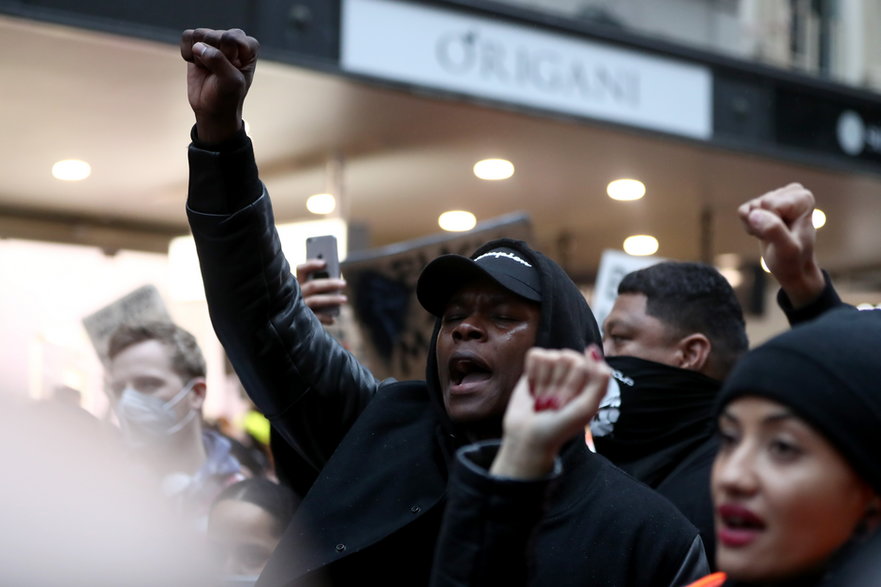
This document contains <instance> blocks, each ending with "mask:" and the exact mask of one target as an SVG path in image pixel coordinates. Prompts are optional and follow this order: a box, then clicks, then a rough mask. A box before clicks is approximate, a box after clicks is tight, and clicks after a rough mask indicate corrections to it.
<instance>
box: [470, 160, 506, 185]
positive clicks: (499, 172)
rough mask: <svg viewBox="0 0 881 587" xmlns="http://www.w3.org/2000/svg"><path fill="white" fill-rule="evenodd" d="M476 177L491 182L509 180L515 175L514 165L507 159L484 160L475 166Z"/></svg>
mask: <svg viewBox="0 0 881 587" xmlns="http://www.w3.org/2000/svg"><path fill="white" fill-rule="evenodd" d="M474 175H476V176H477V177H479V178H480V179H486V180H489V181H497V180H500V179H508V178H509V177H511V176H512V175H514V164H513V163H511V162H510V161H508V160H507V159H484V160H483V161H478V162H477V163H475V164H474Z"/></svg>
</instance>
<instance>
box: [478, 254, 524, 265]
mask: <svg viewBox="0 0 881 587" xmlns="http://www.w3.org/2000/svg"><path fill="white" fill-rule="evenodd" d="M484 257H495V258H496V259H498V258H499V257H505V258H506V259H511V260H512V261H517V262H518V263H522V264H523V265H526V266H527V267H532V265H530V264H529V263H527V262H526V261H524V260H523V259H521V258H520V257H518V256H517V255H515V254H514V253H505V252H502V251H490V252H488V253H484V254H482V255H481V256H479V257H478V258H476V259H474V261H475V262H476V261H480V260H481V259H483V258H484Z"/></svg>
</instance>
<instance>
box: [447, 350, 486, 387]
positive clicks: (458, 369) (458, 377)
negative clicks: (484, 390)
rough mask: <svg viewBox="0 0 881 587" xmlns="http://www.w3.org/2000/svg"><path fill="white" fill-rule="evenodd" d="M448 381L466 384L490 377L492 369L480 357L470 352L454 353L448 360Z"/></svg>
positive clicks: (455, 383) (454, 383)
mask: <svg viewBox="0 0 881 587" xmlns="http://www.w3.org/2000/svg"><path fill="white" fill-rule="evenodd" d="M449 372H450V383H452V384H453V385H467V384H469V383H477V382H480V381H485V380H487V379H489V378H490V377H492V369H490V367H489V365H487V364H486V363H485V362H484V361H483V360H482V359H481V358H480V357H478V356H477V355H474V354H472V353H456V354H454V355H453V356H452V357H451V358H450V362H449Z"/></svg>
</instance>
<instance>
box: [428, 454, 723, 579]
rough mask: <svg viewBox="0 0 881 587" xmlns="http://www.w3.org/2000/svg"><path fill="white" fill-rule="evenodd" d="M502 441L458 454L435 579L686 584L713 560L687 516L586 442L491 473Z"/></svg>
mask: <svg viewBox="0 0 881 587" xmlns="http://www.w3.org/2000/svg"><path fill="white" fill-rule="evenodd" d="M497 449H498V442H497V441H491V442H486V443H480V444H477V445H471V446H468V447H466V448H463V449H462V450H460V452H459V453H458V458H457V462H456V466H455V468H454V472H453V475H452V477H451V480H450V488H449V505H448V507H447V514H446V519H445V521H444V527H443V530H442V532H441V540H440V545H439V547H438V551H437V559H436V564H435V575H434V577H433V581H432V585H433V587H453V586H456V587H464V586H469V587H480V586H487V587H489V586H495V585H505V586H506V587H514V586H517V585H553V586H554V587H567V586H572V587H581V586H584V585H590V586H597V585H608V586H610V587H611V586H616V587H617V586H622V587H623V586H627V585H631V586H633V587H637V586H661V585H670V586H675V587H680V586H681V585H685V584H687V583H689V582H690V581H693V580H694V579H695V578H697V577H699V576H700V571H699V569H706V568H707V566H706V557H705V554H704V550H703V546H702V544H701V542H700V538H699V537H698V536H697V535H696V533H695V531H694V529H693V528H691V527H686V526H685V525H683V524H682V518H681V515H680V514H679V513H678V512H677V511H676V510H675V509H674V508H672V507H670V506H669V504H668V503H667V502H666V501H665V500H664V499H663V498H661V497H659V496H658V495H657V494H656V493H655V492H653V491H652V490H650V489H649V488H647V487H646V486H644V485H642V484H639V483H634V482H633V480H632V479H631V478H630V477H629V476H628V475H626V474H625V473H622V472H621V471H620V470H618V469H617V468H616V467H615V466H614V465H612V464H611V463H609V462H608V461H607V460H606V459H604V458H602V457H599V456H597V455H595V454H593V453H590V451H589V450H588V449H587V447H586V446H584V445H583V443H580V442H579V443H577V444H573V445H570V447H569V448H568V449H567V450H566V451H564V453H563V456H562V459H558V462H557V466H556V468H555V471H554V473H553V474H552V475H551V476H549V477H548V478H545V479H540V480H535V481H521V480H513V479H505V478H499V477H493V476H491V475H489V473H488V472H487V470H488V468H489V466H490V464H491V463H492V460H493V458H494V457H495V454H496V451H497ZM637 504H638V505H637ZM649 511H652V512H654V514H653V515H652V516H646V513H647V512H649ZM625 543H626V544H627V545H628V546H627V547H622V545H623V544H625ZM671 549H672V550H673V551H676V550H677V549H678V550H679V551H680V552H681V553H682V554H683V555H684V558H681V557H680V558H681V560H673V559H671V558H670V557H669V556H668V555H667V554H665V552H664V551H665V550H671ZM686 553H687V554H686Z"/></svg>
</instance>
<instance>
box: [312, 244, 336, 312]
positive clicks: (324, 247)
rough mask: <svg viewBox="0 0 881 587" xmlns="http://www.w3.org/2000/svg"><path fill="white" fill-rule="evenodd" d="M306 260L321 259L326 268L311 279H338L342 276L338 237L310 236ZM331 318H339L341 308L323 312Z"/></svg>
mask: <svg viewBox="0 0 881 587" xmlns="http://www.w3.org/2000/svg"><path fill="white" fill-rule="evenodd" d="M306 258H307V259H321V260H322V261H324V262H325V264H326V267H325V268H324V270H323V271H316V272H314V273H312V274H311V275H310V276H309V279H322V278H328V277H332V278H338V277H339V276H340V258H339V253H338V251H337V242H336V237H335V236H333V235H332V234H327V235H324V236H310V237H308V238H306ZM322 312H323V313H325V314H328V315H330V316H339V313H340V309H339V306H337V307H334V308H327V309H325V310H322Z"/></svg>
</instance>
